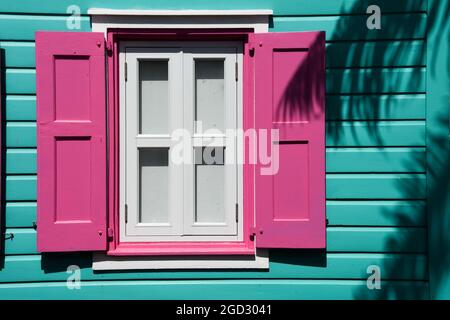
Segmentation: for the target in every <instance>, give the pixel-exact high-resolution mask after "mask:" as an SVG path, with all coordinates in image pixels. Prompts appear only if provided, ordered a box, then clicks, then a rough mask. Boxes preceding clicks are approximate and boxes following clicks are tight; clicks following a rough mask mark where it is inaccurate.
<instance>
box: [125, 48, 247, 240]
mask: <svg viewBox="0 0 450 320" xmlns="http://www.w3.org/2000/svg"><path fill="white" fill-rule="evenodd" d="M119 47H120V51H119V61H120V74H121V76H120V91H121V92H120V97H121V101H120V105H121V106H120V127H121V128H124V129H122V130H121V132H120V152H119V153H120V181H121V184H120V204H121V205H120V210H119V211H120V219H119V221H120V241H123V242H161V241H163V242H166V241H173V242H187V241H195V242H197V241H198V242H202V241H206V242H218V241H242V239H243V206H242V201H243V200H242V197H243V196H242V194H243V177H242V174H243V169H242V165H239V164H241V163H242V161H241V159H238V158H237V157H238V156H241V153H239V152H238V151H237V150H238V148H242V147H243V145H242V142H241V141H237V139H236V137H235V136H234V135H233V136H226V135H225V134H212V135H205V134H201V135H200V134H198V133H197V132H195V131H194V130H195V129H194V112H193V110H194V108H195V105H194V96H193V92H194V91H193V89H194V79H193V75H194V73H193V72H194V67H193V63H194V59H223V60H224V63H225V66H224V71H225V77H224V78H225V88H226V93H225V97H226V99H228V100H229V101H227V102H226V103H225V106H230V105H234V107H233V108H229V111H231V112H227V113H226V114H227V117H226V119H225V128H235V129H237V128H242V125H243V123H242V115H243V107H242V50H243V48H242V44H241V43H240V42H236V41H221V42H196V41H186V42H183V41H178V42H176V41H166V42H159V41H150V42H146V41H125V42H122V43H121V44H120V46H119ZM139 59H143V60H168V61H169V96H170V100H169V119H170V120H169V122H170V126H169V132H172V130H173V129H176V128H184V129H187V130H188V131H189V133H190V134H191V135H192V141H191V143H192V145H193V147H194V148H195V147H202V146H211V145H214V146H221V147H226V146H231V147H232V148H234V150H232V148H231V147H227V148H225V161H226V162H227V158H230V157H233V158H234V165H229V164H226V165H225V170H226V173H227V174H226V177H227V183H226V187H227V186H228V187H227V189H228V192H227V193H226V194H227V198H226V199H225V203H226V204H228V205H227V207H226V212H227V215H226V217H227V219H226V222H225V223H195V222H194V213H195V210H194V196H195V195H194V193H193V192H192V190H193V182H194V178H195V177H194V164H185V165H183V166H180V165H173V164H171V162H170V161H169V190H170V192H169V197H170V201H169V203H170V207H169V217H170V218H169V223H153V224H148V223H139V222H138V204H139V190H138V183H137V181H138V177H137V172H138V148H139V147H141V148H147V147H149V148H154V147H156V148H157V147H163V148H170V147H172V146H173V145H174V142H172V141H171V139H170V134H150V135H149V134H138V135H137V136H136V135H135V134H134V133H137V132H138V128H137V125H138V122H137V119H138V108H137V105H138V101H137V98H138V72H137V70H138V64H137V61H138V60H139ZM125 63H126V65H127V67H126V68H127V70H126V72H127V81H125V77H124V76H123V75H124V72H125ZM236 63H237V69H236V70H238V71H237V75H235V65H236ZM180 70H182V72H181V73H182V74H183V75H184V76H181V77H180V75H179V72H180ZM171 81H172V82H171ZM130 92H134V94H130ZM180 92H182V94H179V93H180ZM180 105H182V106H183V110H184V112H179V110H177V109H174V108H177V106H178V107H179V106H180ZM130 106H136V107H134V108H133V107H130ZM131 119H136V121H132V120H131ZM211 139H212V140H211ZM229 143H231V144H229ZM124 146H126V148H125V147H124ZM191 151H193V149H192V150H191ZM230 151H231V152H230ZM192 156H194V154H193V152H192ZM192 160H194V159H193V158H192ZM130 172H132V173H131V174H130ZM180 177H182V179H181V180H182V181H183V183H179V182H180ZM124 182H125V183H124ZM179 199H183V200H182V201H179ZM177 200H178V201H177ZM181 213H182V214H183V218H182V219H180V214H181ZM126 216H127V218H126ZM187 217H190V218H191V219H186V218H187ZM236 218H237V220H238V221H236ZM126 219H127V220H128V221H125V220H126Z"/></svg>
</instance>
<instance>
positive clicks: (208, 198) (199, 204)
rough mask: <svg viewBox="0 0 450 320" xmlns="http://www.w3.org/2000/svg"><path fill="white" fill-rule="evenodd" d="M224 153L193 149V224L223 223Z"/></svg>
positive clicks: (223, 149)
mask: <svg viewBox="0 0 450 320" xmlns="http://www.w3.org/2000/svg"><path fill="white" fill-rule="evenodd" d="M224 151H225V148H223V147H204V148H195V222H225V166H224Z"/></svg>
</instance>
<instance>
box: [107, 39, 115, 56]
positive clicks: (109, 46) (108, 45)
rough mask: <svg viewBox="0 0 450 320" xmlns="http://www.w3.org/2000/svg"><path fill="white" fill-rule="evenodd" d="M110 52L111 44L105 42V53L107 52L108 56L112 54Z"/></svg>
mask: <svg viewBox="0 0 450 320" xmlns="http://www.w3.org/2000/svg"><path fill="white" fill-rule="evenodd" d="M112 51H113V49H112V43H111V41H106V52H107V53H108V55H109V54H112Z"/></svg>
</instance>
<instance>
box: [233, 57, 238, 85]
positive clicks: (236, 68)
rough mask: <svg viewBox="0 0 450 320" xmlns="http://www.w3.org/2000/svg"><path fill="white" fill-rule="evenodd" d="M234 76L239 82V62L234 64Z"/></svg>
mask: <svg viewBox="0 0 450 320" xmlns="http://www.w3.org/2000/svg"><path fill="white" fill-rule="evenodd" d="M234 75H235V80H236V82H237V81H238V63H237V62H235V63H234Z"/></svg>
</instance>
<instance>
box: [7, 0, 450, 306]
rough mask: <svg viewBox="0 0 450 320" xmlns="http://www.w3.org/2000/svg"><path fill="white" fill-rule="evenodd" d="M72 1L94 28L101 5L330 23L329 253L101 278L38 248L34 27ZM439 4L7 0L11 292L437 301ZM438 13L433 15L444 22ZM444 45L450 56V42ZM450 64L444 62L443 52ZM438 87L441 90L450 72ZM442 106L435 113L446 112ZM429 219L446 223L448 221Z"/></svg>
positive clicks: (57, 24) (44, 26) (52, 23)
mask: <svg viewBox="0 0 450 320" xmlns="http://www.w3.org/2000/svg"><path fill="white" fill-rule="evenodd" d="M443 3H444V6H445V5H446V2H445V1H444V2H443ZM72 4H77V5H79V6H80V8H81V10H82V22H81V31H90V18H89V16H87V14H86V12H87V9H88V8H91V7H103V8H124V9H255V8H261V9H273V11H274V16H273V19H272V21H271V24H270V31H271V32H276V31H309V30H325V31H326V37H327V78H326V81H327V106H326V107H327V140H326V141H327V150H326V152H327V153H326V154H327V218H328V221H329V224H328V227H327V250H326V252H325V253H322V252H319V253H317V252H305V251H300V250H272V251H271V252H270V270H269V271H226V270H224V271H171V272H169V271H139V272H114V273H112V272H103V273H94V272H93V271H92V269H91V263H92V262H91V256H90V254H85V253H84V254H52V255H40V254H38V253H37V251H36V231H35V229H33V227H32V225H33V222H34V221H36V123H35V120H36V111H35V108H36V99H35V59H34V33H35V31H36V30H66V20H65V19H66V17H67V15H66V10H67V7H68V6H69V5H72ZM371 4H377V5H379V6H380V7H381V10H382V29H381V30H368V29H367V28H366V19H367V15H366V14H365V11H366V8H367V6H368V5H371ZM435 5H437V6H439V5H440V4H439V3H438V2H436V3H435ZM427 6H428V3H427V1H426V0H397V1H389V0H370V1H366V0H323V1H308V0H297V1H289V0H281V1H279V0H262V1H261V0H258V1H257V0H245V1H242V0H232V1H230V0H228V1H214V2H213V1H207V0H201V1H199V0H192V1H184V2H183V1H180V0H164V1H163V0H157V1H145V0H128V1H125V0H123V1H116V2H113V3H111V1H107V0H84V1H82V0H62V1H51V0H40V1H33V0H26V1H16V2H6V1H3V2H1V3H0V48H2V49H3V51H4V64H5V65H6V70H5V71H4V73H3V75H2V76H3V77H4V78H3V79H4V82H5V88H4V89H5V90H4V96H3V97H2V99H3V102H4V103H5V104H4V108H5V111H4V123H3V125H4V130H5V131H4V132H5V144H6V148H5V149H4V150H2V156H3V157H4V158H6V160H5V165H4V171H5V172H3V176H6V179H5V182H4V183H5V189H4V194H3V200H4V206H3V211H4V219H5V220H4V221H6V229H5V230H4V232H5V237H4V240H2V241H4V257H2V256H0V299H10V298H39V299H43V298H67V299H72V298H99V299H101V298H155V299H159V298H190V299H195V298H200V299H209V298H233V299H241V298H246V299H253V298H255V299H258V298H263V299H277V298H283V299H333V298H334V299H336V298H337V299H377V298H378V299H379V298H382V299H383V298H389V299H395V298H420V299H422V298H429V297H430V289H429V288H430V285H429V278H430V277H429V272H428V270H429V267H428V262H429V261H428V258H427V252H428V240H427V239H428V237H429V236H427V227H429V222H428V221H429V220H430V216H429V215H430V214H429V212H428V215H427V211H426V206H427V200H426V199H427V169H428V171H429V166H428V167H427V153H426V151H427V148H426V145H427V132H428V131H427V119H428V118H430V117H432V116H434V113H432V111H429V110H428V112H427V108H426V105H427V94H433V92H434V91H432V92H431V93H430V92H429V91H430V88H427V79H428V81H429V82H430V81H431V80H430V79H429V78H430V70H429V67H430V66H429V65H428V64H429V62H428V61H431V58H430V57H428V58H427V42H426V35H427V28H426V25H427V17H428V19H430V18H429V15H428V13H427V9H428V7H427ZM433 19H434V18H433ZM435 21H437V20H436V19H434V20H432V21H431V22H432V23H430V21H428V23H429V25H430V26H431V28H435V30H436V29H438V28H439V27H438V26H436V25H435V24H434V22H435ZM440 23H444V24H446V23H447V22H446V21H445V19H444V20H443V22H440ZM446 48H447V51H446V52H448V44H447V47H446ZM439 52H440V51H439ZM439 59H441V60H442V61H441V62H440V64H439V65H438V66H442V63H445V57H444V58H443V57H439ZM433 79H434V78H433ZM433 81H435V82H437V86H439V85H441V86H442V81H443V80H433ZM444 91H445V90H444ZM437 99H439V98H437ZM438 106H439V104H438V105H436V106H435V109H438V110H441V109H440V108H438ZM444 107H445V105H444ZM447 124H448V122H447ZM440 125H441V126H442V124H440ZM429 138H430V137H429V136H428V141H429V140H430V139H429ZM430 143H431V142H430ZM438 170H441V168H438ZM428 175H430V173H429V172H428ZM428 187H430V185H428ZM431 221H432V222H433V223H435V224H436V222H437V224H438V226H439V220H436V219H434V220H431ZM437 241H439V240H437ZM71 264H76V265H79V266H80V267H81V279H82V281H83V283H82V289H81V290H69V289H67V287H66V283H65V281H66V279H67V276H68V274H67V273H66V269H67V266H69V265H71ZM370 265H376V266H379V267H380V270H381V279H382V285H381V290H369V289H367V286H366V279H367V277H368V276H369V275H368V274H367V272H366V269H367V267H368V266H370Z"/></svg>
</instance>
